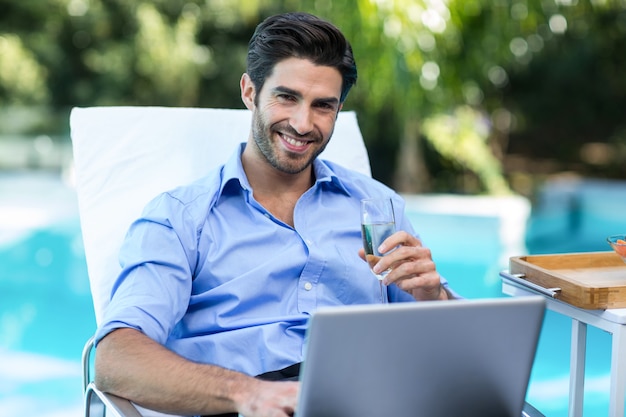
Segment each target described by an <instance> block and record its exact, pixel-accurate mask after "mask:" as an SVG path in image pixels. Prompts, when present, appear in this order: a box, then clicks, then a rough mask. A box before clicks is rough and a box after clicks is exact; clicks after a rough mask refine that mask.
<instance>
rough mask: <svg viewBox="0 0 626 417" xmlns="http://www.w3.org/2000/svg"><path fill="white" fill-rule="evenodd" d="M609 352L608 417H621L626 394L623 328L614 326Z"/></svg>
mask: <svg viewBox="0 0 626 417" xmlns="http://www.w3.org/2000/svg"><path fill="white" fill-rule="evenodd" d="M611 350H612V352H611V388H610V395H609V416H611V417H623V416H624V395H625V393H626V330H624V326H616V328H615V330H614V331H613V341H612V349H611Z"/></svg>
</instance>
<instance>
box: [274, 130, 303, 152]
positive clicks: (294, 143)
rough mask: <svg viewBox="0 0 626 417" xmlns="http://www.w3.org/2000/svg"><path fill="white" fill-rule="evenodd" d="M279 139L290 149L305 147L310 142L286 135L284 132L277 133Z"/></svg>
mask: <svg viewBox="0 0 626 417" xmlns="http://www.w3.org/2000/svg"><path fill="white" fill-rule="evenodd" d="M279 135H280V137H281V139H282V140H283V141H284V142H285V143H286V144H287V146H288V148H289V149H292V150H302V148H304V147H306V146H307V145H308V144H309V143H310V142H309V141H305V140H299V139H296V138H294V137H292V136H287V135H285V134H284V133H279Z"/></svg>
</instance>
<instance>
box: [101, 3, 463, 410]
mask: <svg viewBox="0 0 626 417" xmlns="http://www.w3.org/2000/svg"><path fill="white" fill-rule="evenodd" d="M356 78H357V71H356V64H355V62H354V58H353V56H352V49H351V47H350V44H349V43H348V42H347V40H346V39H345V38H344V36H343V35H342V34H341V32H340V31H339V30H338V29H337V28H336V27H335V26H333V25H332V24H330V23H328V22H326V21H324V20H321V19H319V18H317V17H315V16H312V15H310V14H305V13H288V14H282V15H277V16H273V17H270V18H268V19H266V20H265V21H264V22H262V23H261V24H260V25H259V26H258V27H257V30H256V31H255V33H254V35H253V36H252V39H251V40H250V45H249V52H248V62H247V70H246V73H245V74H243V76H242V78H241V98H242V100H243V102H244V104H245V105H246V107H247V108H248V109H249V110H250V111H251V112H252V115H253V117H252V120H253V121H252V125H251V129H250V136H249V137H248V139H247V142H245V143H242V144H241V146H240V147H239V148H238V149H237V150H236V151H235V152H234V153H233V155H232V157H231V158H230V159H229V160H228V161H227V162H226V163H225V164H224V165H223V166H221V167H219V168H218V169H217V170H215V171H213V172H212V173H210V174H209V175H208V176H207V177H205V178H202V179H200V180H198V181H196V182H194V183H192V184H189V185H187V186H184V187H180V188H177V189H175V190H172V191H170V192H167V193H164V194H162V195H160V196H158V197H156V198H155V199H154V200H153V201H152V202H151V203H150V204H149V205H148V206H147V207H146V209H145V210H144V213H143V214H142V216H141V218H139V219H137V220H136V221H135V222H134V223H133V225H132V226H131V228H130V230H129V232H128V235H127V238H126V240H125V242H124V244H123V246H122V249H121V252H120V263H121V266H122V272H121V274H120V275H119V277H118V278H117V280H116V282H115V285H114V288H113V292H112V297H111V302H110V304H109V306H108V308H107V311H106V312H105V316H104V318H103V320H102V325H101V326H100V327H99V329H98V332H97V334H96V343H97V350H96V384H97V386H98V387H99V388H100V389H101V390H103V391H106V392H111V393H113V394H117V395H119V396H122V397H125V398H128V399H130V400H131V401H133V402H135V403H136V404H137V405H139V406H141V407H145V408H147V409H149V410H156V411H158V412H164V413H170V414H179V415H217V414H223V413H240V414H243V415H244V416H246V417H255V416H288V415H292V414H293V412H294V410H295V408H296V405H297V404H296V402H297V393H298V388H299V385H298V384H299V383H298V382H297V377H298V370H299V363H300V362H301V361H302V355H303V347H304V337H305V331H306V328H307V324H308V319H309V317H310V316H311V314H312V313H313V312H314V311H315V310H316V309H318V308H320V307H324V306H337V305H349V304H372V303H377V302H379V297H380V292H379V291H380V290H379V284H378V282H377V281H376V279H375V278H374V277H373V275H372V274H371V272H370V270H369V267H368V265H367V263H366V262H365V261H364V254H363V249H362V247H361V245H362V242H361V232H360V221H359V207H360V200H361V199H363V198H370V197H387V198H391V199H393V201H394V205H395V207H396V208H397V213H396V219H397V226H398V232H396V233H395V234H394V235H392V236H391V237H389V238H388V239H387V240H386V241H385V242H384V243H383V247H381V250H382V252H385V251H386V250H389V249H391V248H396V249H395V250H394V251H392V252H390V253H389V254H387V255H385V256H383V257H382V259H381V260H380V262H379V264H378V266H377V267H379V268H380V269H382V270H386V269H390V271H391V272H389V274H388V275H387V277H386V279H385V284H386V285H387V287H386V290H387V291H386V292H387V298H388V300H389V302H409V301H416V300H417V301H419V300H445V299H448V298H450V297H451V294H452V293H451V292H450V290H449V289H448V286H447V283H446V281H445V280H443V279H442V278H441V277H440V276H439V274H438V273H437V270H436V267H435V264H434V262H433V260H432V257H431V253H430V251H429V249H428V248H426V247H424V246H422V244H421V241H420V240H419V239H418V238H417V237H416V235H415V233H414V232H413V229H412V227H411V224H410V222H409V220H408V219H407V218H406V216H405V215H404V213H403V211H404V210H403V209H404V202H403V200H402V198H401V197H400V196H399V195H398V194H396V193H395V192H394V191H393V190H391V189H390V188H388V187H386V186H385V185H383V184H381V183H379V182H378V181H376V180H374V179H372V178H369V177H367V176H363V175H361V174H358V173H355V172H352V171H350V170H347V169H345V168H343V167H341V166H339V165H336V164H333V163H331V162H329V161H324V160H321V159H319V158H318V156H319V155H320V153H321V152H322V151H323V150H324V148H325V147H326V145H327V144H328V142H329V141H330V140H331V136H332V133H333V129H334V126H335V121H336V118H337V115H338V112H339V111H340V110H341V108H342V105H343V102H344V100H345V99H346V96H347V94H348V92H349V91H350V88H351V87H352V86H353V84H354V83H355V82H356ZM209 139H210V138H207V140H209ZM243 139H245V138H242V140H243ZM143 411H144V412H145V413H146V415H150V414H156V412H155V413H152V412H149V411H148V410H143Z"/></svg>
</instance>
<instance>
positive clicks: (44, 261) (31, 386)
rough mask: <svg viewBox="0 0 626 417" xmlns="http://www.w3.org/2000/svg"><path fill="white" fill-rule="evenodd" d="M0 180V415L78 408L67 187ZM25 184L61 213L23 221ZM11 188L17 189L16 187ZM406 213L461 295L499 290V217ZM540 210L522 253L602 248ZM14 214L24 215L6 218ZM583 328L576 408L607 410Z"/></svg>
mask: <svg viewBox="0 0 626 417" xmlns="http://www.w3.org/2000/svg"><path fill="white" fill-rule="evenodd" d="M4 180H5V181H3V178H2V177H0V219H1V220H0V300H1V302H0V416H6V417H26V416H32V415H38V416H40V417H41V416H43V417H60V416H64V417H78V416H81V415H82V414H83V411H82V388H81V383H82V381H81V365H80V357H81V351H82V348H83V344H84V343H85V341H86V340H87V339H88V338H89V337H90V336H91V334H92V332H93V330H94V327H95V320H94V315H93V310H92V304H91V297H90V294H89V283H88V279H87V269H86V265H85V258H84V253H83V248H82V242H81V236H80V226H79V222H78V217H77V211H76V207H75V202H74V200H73V199H74V196H73V194H72V192H71V190H67V189H66V187H65V186H64V185H63V184H62V183H60V182H58V181H57V182H55V181H52V180H50V179H49V178H44V179H42V178H35V179H33V181H32V182H28V183H24V184H18V185H20V186H21V188H20V187H15V184H16V181H18V179H16V178H5V179H4ZM18 182H19V181H18ZM8 183H10V184H12V185H13V187H12V188H11V190H12V193H13V198H12V199H9V197H10V194H11V193H8V192H7V189H6V188H4V189H3V184H5V187H6V184H8ZM42 183H43V185H42ZM35 184H37V185H35ZM33 187H34V188H35V190H34V191H35V192H39V193H40V194H41V195H45V196H49V195H50V194H51V193H53V191H52V190H53V189H57V188H59V189H62V192H60V194H55V196H56V197H55V198H54V200H55V201H54V202H51V200H50V199H49V198H46V199H45V200H46V205H45V213H48V214H49V213H50V212H51V210H52V212H54V210H55V209H58V210H59V211H60V212H62V214H60V215H57V216H52V218H49V219H48V220H47V221H41V222H38V223H37V222H35V223H28V222H24V221H23V220H24V218H23V217H24V216H23V215H22V216H20V215H19V213H28V218H29V219H33V218H35V217H36V216H35V214H36V213H37V212H36V211H29V210H28V209H27V208H28V207H31V208H32V206H33V204H35V203H33V202H32V201H28V202H26V203H25V202H24V199H23V198H22V197H23V193H26V192H27V191H28V190H29V189H30V191H31V192H32V191H33V190H32V188H33ZM55 187H56V188H55ZM16 189H21V190H22V191H21V192H20V194H19V195H17V196H15V194H16ZM15 201H17V203H15ZM61 201H64V203H63V204H61V206H60V207H59V204H60V202H61ZM68 201H69V203H68ZM48 204H52V205H53V206H54V207H52V208H51V206H48ZM11 207H13V210H11ZM38 207H39V208H41V206H38ZM16 213H18V215H16ZM410 216H411V221H412V222H413V223H414V225H415V227H416V229H417V230H419V231H420V235H421V237H422V238H423V240H424V241H425V242H426V243H427V244H428V246H430V248H431V249H432V251H433V256H434V258H435V261H436V262H437V264H438V267H439V271H440V273H441V274H442V275H443V276H445V277H446V278H447V279H448V280H449V281H450V283H451V285H452V286H453V288H454V289H455V290H456V291H458V292H459V293H460V294H462V295H463V296H465V297H467V298H481V297H503V296H504V295H503V294H502V292H501V282H500V278H499V275H498V273H499V271H501V270H502V269H504V268H505V267H506V265H505V264H503V257H502V251H503V248H502V244H501V242H500V240H499V228H500V226H501V225H500V222H501V220H500V219H498V218H497V217H494V216H484V215H458V214H450V213H448V214H433V213H432V212H420V211H414V212H410ZM8 217H10V218H8ZM546 218H547V217H546V216H545V215H544V213H534V215H533V217H532V218H531V222H530V224H529V225H528V232H527V236H526V238H525V242H524V244H525V245H526V246H527V250H528V251H529V253H549V252H558V251H560V249H562V250H563V251H595V250H599V251H604V250H608V249H607V247H606V246H605V245H606V244H605V243H604V242H603V241H602V239H603V237H604V235H602V236H594V235H593V233H591V232H590V231H589V230H591V229H592V228H586V229H585V235H584V236H583V235H582V234H579V235H578V238H577V239H576V240H573V239H571V236H572V235H571V233H568V234H567V236H568V238H567V239H555V238H554V236H555V235H558V233H556V234H555V233H549V234H546V233H543V232H542V230H543V231H545V229H546V226H545V224H549V225H551V226H550V227H552V229H554V222H553V221H552V222H550V221H547V220H546ZM20 219H21V220H22V221H23V223H24V224H21V225H20V224H18V225H16V222H17V223H20ZM553 220H554V219H553ZM600 220H601V221H603V222H606V221H605V219H598V218H594V221H595V222H596V223H597V222H598V221H600ZM546 221H547V223H545V224H542V223H544V222H546ZM611 221H613V220H611ZM617 226H620V225H619V224H618V225H615V224H603V225H602V227H598V228H597V229H598V230H599V233H605V232H606V230H609V229H610V230H613V231H615V232H618V231H619V230H616V228H617ZM622 226H623V225H622ZM563 227H564V228H565V229H566V230H568V228H569V229H571V224H570V223H568V222H564V223H563ZM624 229H626V228H624ZM581 230H582V229H581ZM542 233H543V234H542ZM555 249H557V250H555ZM515 250H517V249H515ZM520 250H521V249H520ZM518 254H522V253H518ZM570 331H571V324H570V322H569V320H568V319H567V318H565V317H563V316H560V315H558V314H556V313H552V312H548V313H547V315H546V319H545V322H544V327H543V330H542V333H541V337H540V342H539V347H538V352H537V356H536V361H535V366H534V367H533V371H532V375H531V382H530V386H529V390H528V401H529V402H530V403H532V404H533V405H534V406H536V407H537V408H538V409H539V410H541V411H542V412H543V413H544V414H545V415H546V416H548V417H561V416H563V417H564V416H567V406H568V384H569V374H568V372H569V349H570V345H569V338H570ZM588 335H589V342H588V346H587V367H586V374H587V380H586V385H585V415H592V416H601V415H607V414H608V386H609V367H610V336H609V335H608V334H605V333H604V332H602V331H600V330H597V329H595V328H593V327H589V329H588Z"/></svg>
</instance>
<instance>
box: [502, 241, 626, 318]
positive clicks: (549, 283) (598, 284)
mask: <svg viewBox="0 0 626 417" xmlns="http://www.w3.org/2000/svg"><path fill="white" fill-rule="evenodd" d="M509 261H510V262H509V272H510V273H511V274H512V275H517V274H521V275H523V277H524V279H526V280H527V281H530V282H532V283H534V284H536V285H539V286H541V287H544V288H560V291H557V292H556V295H555V298H556V299H558V300H561V301H563V302H566V303H569V304H572V305H574V306H576V307H580V308H585V309H607V308H623V307H626V263H624V261H622V259H621V258H620V257H619V256H618V255H617V254H616V253H615V252H586V253H570V254H555V255H528V256H518V257H512V258H510V260H509Z"/></svg>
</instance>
